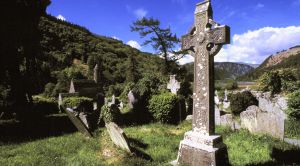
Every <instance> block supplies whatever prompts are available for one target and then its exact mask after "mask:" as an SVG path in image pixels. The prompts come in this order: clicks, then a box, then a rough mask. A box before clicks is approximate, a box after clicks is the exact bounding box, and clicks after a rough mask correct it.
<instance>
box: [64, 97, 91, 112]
mask: <svg viewBox="0 0 300 166" xmlns="http://www.w3.org/2000/svg"><path fill="white" fill-rule="evenodd" d="M62 105H63V107H65V108H76V111H79V112H91V111H93V99H91V98H87V97H68V98H64V99H63V103H62Z"/></svg>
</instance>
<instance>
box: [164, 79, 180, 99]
mask: <svg viewBox="0 0 300 166" xmlns="http://www.w3.org/2000/svg"><path fill="white" fill-rule="evenodd" d="M175 77H176V75H170V82H169V83H168V85H167V88H168V89H170V90H171V92H172V93H173V94H175V95H176V94H177V91H178V90H179V89H180V82H178V81H177V80H176V78H175Z"/></svg>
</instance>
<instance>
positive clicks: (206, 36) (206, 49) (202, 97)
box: [182, 0, 230, 135]
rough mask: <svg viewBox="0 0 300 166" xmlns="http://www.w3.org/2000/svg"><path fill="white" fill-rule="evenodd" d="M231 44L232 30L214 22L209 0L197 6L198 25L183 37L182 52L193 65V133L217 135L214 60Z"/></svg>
mask: <svg viewBox="0 0 300 166" xmlns="http://www.w3.org/2000/svg"><path fill="white" fill-rule="evenodd" d="M229 43H230V28H229V27H228V26H219V24H217V23H216V22H215V21H213V12H212V8H211V3H210V0H206V1H205V2H202V3H199V4H197V8H196V11H195V23H194V26H193V27H192V28H191V30H190V31H189V33H188V34H187V35H185V36H183V37H182V49H183V50H190V51H191V54H192V55H193V56H194V58H195V62H194V72H195V73H194V94H193V131H196V132H200V133H202V134H204V135H211V134H214V130H215V129H214V126H215V125H214V108H215V107H214V56H215V55H216V54H217V53H218V52H219V51H220V49H221V48H222V45H224V44H229Z"/></svg>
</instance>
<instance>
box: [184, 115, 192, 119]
mask: <svg viewBox="0 0 300 166" xmlns="http://www.w3.org/2000/svg"><path fill="white" fill-rule="evenodd" d="M185 120H193V115H188V116H187V117H186V119H185Z"/></svg>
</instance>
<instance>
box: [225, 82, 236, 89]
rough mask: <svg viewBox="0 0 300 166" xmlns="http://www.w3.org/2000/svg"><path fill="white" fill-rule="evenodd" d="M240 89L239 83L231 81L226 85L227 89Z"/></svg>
mask: <svg viewBox="0 0 300 166" xmlns="http://www.w3.org/2000/svg"><path fill="white" fill-rule="evenodd" d="M237 88H238V83H237V82H236V81H235V80H229V81H227V82H226V84H225V89H227V90H234V89H237Z"/></svg>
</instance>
